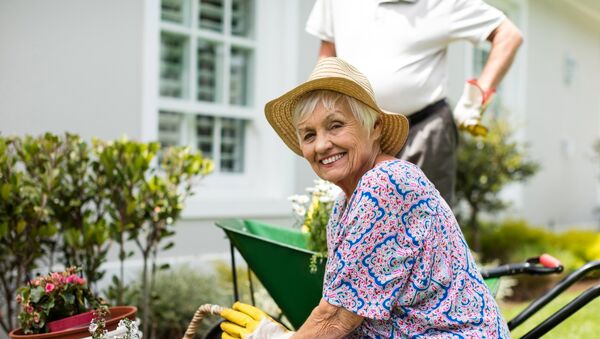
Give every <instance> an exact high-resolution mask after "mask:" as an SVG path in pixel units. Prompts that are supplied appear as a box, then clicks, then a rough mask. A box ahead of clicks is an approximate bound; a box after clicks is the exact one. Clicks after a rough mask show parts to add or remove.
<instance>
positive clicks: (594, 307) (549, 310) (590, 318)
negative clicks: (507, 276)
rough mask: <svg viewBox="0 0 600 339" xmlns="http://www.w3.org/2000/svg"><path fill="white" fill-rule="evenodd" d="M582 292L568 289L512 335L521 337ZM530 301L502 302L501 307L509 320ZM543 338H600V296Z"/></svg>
mask: <svg viewBox="0 0 600 339" xmlns="http://www.w3.org/2000/svg"><path fill="white" fill-rule="evenodd" d="M579 293H580V292H571V291H567V292H564V293H563V294H562V295H560V296H559V297H558V298H556V299H555V300H553V301H552V302H551V303H549V304H548V305H546V306H545V307H544V308H542V309H541V310H539V311H538V312H537V313H535V314H534V315H533V316H532V317H531V318H529V319H528V320H527V321H526V322H524V323H523V324H521V325H520V326H518V327H517V328H515V329H514V330H513V331H512V332H511V335H512V337H513V338H520V337H521V336H523V335H524V334H526V333H527V332H529V330H531V329H532V328H533V327H535V325H537V324H540V323H541V322H542V321H543V320H544V319H546V318H547V317H548V316H550V315H552V314H553V313H554V312H556V311H557V310H559V309H560V308H561V307H563V306H564V305H566V304H567V303H568V302H569V301H571V300H573V299H574V298H575V297H576V296H577V295H578V294H579ZM527 305H528V303H527V302H525V303H519V304H515V303H510V304H508V303H500V308H501V309H502V313H503V314H504V317H505V319H506V320H507V321H508V320H510V319H512V318H513V317H514V316H515V315H517V314H518V313H519V312H520V311H521V310H522V309H523V308H525V306H527ZM543 338H548V339H550V338H561V339H564V338H600V298H596V299H594V300H593V301H591V302H590V303H588V304H587V305H586V306H584V307H583V308H582V309H580V310H579V311H578V312H577V313H575V314H574V315H572V316H571V317H570V318H568V319H567V320H565V321H564V322H562V323H561V324H559V325H558V326H557V327H555V328H554V329H553V330H551V331H550V332H548V333H547V334H546V335H545V336H544V337H543Z"/></svg>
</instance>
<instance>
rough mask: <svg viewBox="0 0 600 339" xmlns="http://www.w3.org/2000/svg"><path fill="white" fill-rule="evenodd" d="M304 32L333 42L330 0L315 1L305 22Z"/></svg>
mask: <svg viewBox="0 0 600 339" xmlns="http://www.w3.org/2000/svg"><path fill="white" fill-rule="evenodd" d="M305 29H306V32H308V33H309V34H312V35H314V36H316V37H317V38H319V39H321V40H324V41H329V42H334V41H335V39H334V31H333V9H332V3H331V0H317V1H316V2H315V5H314V6H313V9H312V11H311V12H310V15H309V17H308V20H307V21H306V28H305Z"/></svg>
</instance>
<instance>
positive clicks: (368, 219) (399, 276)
mask: <svg viewBox="0 0 600 339" xmlns="http://www.w3.org/2000/svg"><path fill="white" fill-rule="evenodd" d="M363 179H365V178H363ZM361 188H365V189H361ZM400 191H401V189H400V190H398V188H397V187H394V185H393V183H389V182H388V183H387V184H382V183H381V182H377V181H371V182H369V181H367V182H366V183H365V182H362V183H361V184H359V189H358V190H357V191H356V192H355V194H354V197H353V199H352V200H353V201H351V202H350V203H349V205H348V212H347V215H346V216H345V217H344V218H342V219H341V222H342V223H344V225H341V227H343V228H344V233H343V234H342V235H341V237H340V238H341V240H340V241H338V242H337V247H335V248H333V249H332V251H331V252H330V257H329V258H328V261H327V266H326V271H325V279H324V284H323V298H324V299H325V300H327V302H329V303H330V304H332V305H335V306H338V307H342V308H344V309H346V310H348V311H351V312H353V313H355V314H358V315H360V316H362V317H365V318H370V319H376V320H388V319H389V318H390V316H391V310H392V308H393V307H395V306H396V304H397V300H398V298H399V294H400V293H402V289H403V287H404V285H405V284H406V283H407V281H408V280H409V277H410V275H411V270H412V268H413V265H414V264H415V256H416V255H417V253H418V252H419V250H420V248H422V242H423V239H424V238H425V233H426V232H427V229H428V228H427V223H428V218H427V216H426V212H423V209H422V208H421V207H420V206H419V203H418V202H417V200H414V201H412V203H414V205H411V206H410V208H406V209H405V208H404V207H403V206H406V205H404V204H401V203H400V201H402V200H400V199H399V194H401V193H406V192H400ZM413 196H418V197H422V196H421V195H419V194H417V195H413ZM418 199H420V198H418ZM412 203H411V204H412Z"/></svg>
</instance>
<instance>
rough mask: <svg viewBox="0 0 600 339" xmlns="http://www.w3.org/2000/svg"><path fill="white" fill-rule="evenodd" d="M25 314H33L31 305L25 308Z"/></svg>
mask: <svg viewBox="0 0 600 339" xmlns="http://www.w3.org/2000/svg"><path fill="white" fill-rule="evenodd" d="M25 312H27V313H29V314H31V313H33V307H32V306H31V305H27V306H26V307H25Z"/></svg>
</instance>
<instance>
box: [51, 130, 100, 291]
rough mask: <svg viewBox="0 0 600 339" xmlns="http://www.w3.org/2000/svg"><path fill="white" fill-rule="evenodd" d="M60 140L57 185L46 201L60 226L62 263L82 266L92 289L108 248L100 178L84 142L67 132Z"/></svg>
mask: <svg viewBox="0 0 600 339" xmlns="http://www.w3.org/2000/svg"><path fill="white" fill-rule="evenodd" d="M61 143H62V147H61V153H62V154H63V157H62V161H61V163H60V164H59V166H58V169H59V171H60V172H59V173H60V175H59V180H60V185H59V187H57V189H56V190H55V192H54V195H53V199H52V200H51V201H50V206H51V209H52V211H53V213H54V216H55V219H56V220H57V222H58V223H59V225H60V234H61V236H62V241H61V243H60V245H61V246H60V250H61V252H62V255H63V259H64V263H65V265H66V266H78V267H82V269H83V273H84V274H85V276H86V278H87V281H88V285H89V286H90V287H91V288H94V287H95V283H96V282H97V281H98V280H100V279H102V276H103V275H104V271H102V270H101V269H100V266H101V264H102V263H103V262H105V261H106V254H107V252H108V250H109V247H110V242H109V241H108V240H109V232H108V226H107V225H106V221H107V218H106V216H105V215H104V207H105V205H106V203H105V197H104V194H103V192H102V189H101V187H102V184H101V182H99V180H100V181H101V180H102V179H101V178H99V176H98V175H97V173H96V172H94V171H93V170H92V167H93V166H92V164H95V159H93V158H92V154H91V149H90V147H89V146H88V144H87V143H86V142H85V141H83V140H81V138H80V137H79V136H78V135H75V134H69V133H67V134H65V136H64V137H63V138H62V140H61Z"/></svg>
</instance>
